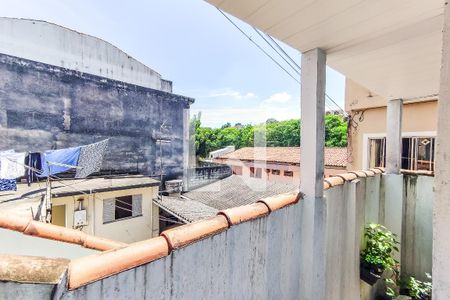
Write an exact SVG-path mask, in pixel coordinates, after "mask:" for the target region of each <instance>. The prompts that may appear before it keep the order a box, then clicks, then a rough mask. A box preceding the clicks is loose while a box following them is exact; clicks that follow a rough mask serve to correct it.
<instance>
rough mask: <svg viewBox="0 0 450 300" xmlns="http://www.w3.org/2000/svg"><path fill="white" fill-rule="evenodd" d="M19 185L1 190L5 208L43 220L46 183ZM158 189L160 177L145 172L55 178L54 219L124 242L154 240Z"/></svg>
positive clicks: (58, 223) (52, 211)
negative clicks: (7, 189) (109, 175)
mask: <svg viewBox="0 0 450 300" xmlns="http://www.w3.org/2000/svg"><path fill="white" fill-rule="evenodd" d="M39 185H40V186H39ZM18 187H19V189H18V191H17V192H15V193H10V192H1V193H0V210H1V211H3V212H9V213H12V214H15V215H18V216H23V217H27V218H30V217H33V218H34V219H37V217H38V216H39V215H38V214H40V212H41V211H42V210H41V208H42V205H45V204H44V200H43V199H44V194H45V184H42V183H35V184H33V185H32V186H31V187H28V186H27V185H25V184H20V185H19V186H18ZM40 187H44V189H42V188H40ZM158 190H159V182H158V181H156V180H153V179H151V178H149V177H143V176H133V177H115V178H93V179H88V180H85V179H81V180H64V181H60V182H58V181H53V182H52V189H51V195H52V197H51V203H52V205H51V223H53V224H54V225H59V226H62V227H67V228H72V229H76V230H79V231H81V232H84V233H86V234H90V235H93V236H97V237H101V238H107V239H112V240H116V241H120V242H124V243H132V242H137V241H141V240H145V239H149V238H151V237H154V236H158V234H159V209H158V206H156V205H154V204H152V200H153V198H155V197H157V195H158Z"/></svg>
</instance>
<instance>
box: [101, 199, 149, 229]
mask: <svg viewBox="0 0 450 300" xmlns="http://www.w3.org/2000/svg"><path fill="white" fill-rule="evenodd" d="M141 215H142V195H130V196H123V197H116V198H112V199H105V200H103V224H105V223H109V222H114V221H117V220H121V219H128V218H132V217H138V216H141Z"/></svg>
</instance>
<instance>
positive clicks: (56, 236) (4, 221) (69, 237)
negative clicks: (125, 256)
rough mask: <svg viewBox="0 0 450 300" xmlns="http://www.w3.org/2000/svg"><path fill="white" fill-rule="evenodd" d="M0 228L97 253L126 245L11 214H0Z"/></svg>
mask: <svg viewBox="0 0 450 300" xmlns="http://www.w3.org/2000/svg"><path fill="white" fill-rule="evenodd" d="M0 228H5V229H9V230H14V231H19V232H22V233H23V234H26V235H31V236H36V237H40V238H44V239H50V240H55V241H61V242H66V243H71V244H77V245H80V246H83V247H86V248H90V249H94V250H99V251H105V250H110V249H114V248H119V247H124V246H126V245H127V244H125V243H121V242H116V241H112V240H108V239H104V238H100V237H96V236H91V235H87V234H86V233H84V232H81V231H78V230H75V229H70V228H65V227H61V226H57V225H53V224H48V223H42V222H38V221H33V220H32V219H27V218H23V217H18V216H15V215H13V214H11V213H4V212H0Z"/></svg>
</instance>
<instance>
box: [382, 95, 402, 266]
mask: <svg viewBox="0 0 450 300" xmlns="http://www.w3.org/2000/svg"><path fill="white" fill-rule="evenodd" d="M402 114H403V100H402V99H394V100H390V101H388V104H387V117H386V174H383V176H382V181H383V186H384V190H383V194H382V197H384V198H383V200H382V201H383V202H384V205H383V208H384V213H383V214H382V215H383V216H384V218H383V220H381V222H382V223H383V224H384V225H385V226H386V228H387V229H389V230H390V231H392V232H393V233H395V234H397V237H398V240H399V241H401V239H402V220H403V219H402V218H399V217H398V216H399V215H401V214H402V213H401V212H402V211H403V175H402V174H401V172H400V170H401V167H402ZM399 249H400V251H401V245H400V246H399ZM400 253H401V252H400ZM400 253H396V259H397V260H399V261H400V259H401V256H400Z"/></svg>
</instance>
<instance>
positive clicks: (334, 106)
mask: <svg viewBox="0 0 450 300" xmlns="http://www.w3.org/2000/svg"><path fill="white" fill-rule="evenodd" d="M217 10H218V11H219V12H220V13H221V14H222V15H223V16H224V17H225V18H226V19H227V20H228V21H229V22H230V23H231V24H232V25H233V26H234V27H235V28H236V29H238V30H239V32H241V33H242V34H243V35H244V36H245V37H246V38H247V39H249V40H250V42H252V43H253V44H254V45H255V46H257V47H258V49H260V50H261V51H262V52H263V53H264V54H265V55H266V56H267V57H269V58H270V59H271V60H272V61H273V62H274V63H275V64H276V65H277V66H278V67H280V68H281V69H282V70H283V71H284V72H285V73H286V74H288V75H289V76H290V77H291V78H292V79H294V80H295V81H296V82H297V83H299V84H300V81H299V80H298V79H296V78H295V77H294V76H293V75H292V74H291V73H290V72H288V71H287V70H286V69H285V68H284V67H283V66H282V65H281V64H280V63H279V62H278V61H277V60H276V59H275V58H274V57H273V56H271V55H270V54H269V53H268V52H267V51H265V50H264V49H263V48H262V47H261V46H260V45H259V44H258V43H257V42H255V41H254V40H253V39H252V37H251V36H249V35H248V34H247V33H246V32H245V31H244V30H242V29H241V28H240V27H239V26H238V25H237V24H236V23H235V22H233V20H231V18H229V17H228V16H227V15H226V14H225V13H224V12H223V11H222V10H221V9H220V8H217ZM253 29H254V30H255V31H256V32H257V33H258V35H259V36H260V37H261V38H262V39H263V40H264V41H265V42H266V43H267V44H268V45H269V46H270V47H271V48H272V49H273V50H274V51H275V52H276V53H277V54H278V55H279V56H280V57H281V58H282V59H283V60H284V61H285V62H286V63H287V64H288V65H289V66H290V67H291V68H292V69H293V70H294V72H296V73H297V74H299V75H300V74H301V73H300V72H301V67H300V66H299V65H298V64H297V63H296V62H295V61H294V60H293V59H292V57H290V55H289V54H287V53H286V51H285V50H284V49H283V48H282V47H281V46H280V45H279V44H278V43H277V42H276V41H275V40H274V39H273V38H272V37H271V36H270V35H268V34H266V35H267V36H268V37H269V38H270V40H271V41H272V42H273V43H274V44H275V45H276V47H277V48H278V49H279V50H280V51H281V52H282V53H283V54H284V56H285V57H286V58H287V59H288V60H289V61H291V63H292V64H291V63H289V62H288V61H287V59H286V58H285V57H283V55H282V54H281V53H280V52H278V51H277V50H276V49H275V48H274V46H273V45H272V44H271V43H270V42H269V41H268V40H267V39H266V38H264V36H263V35H262V34H261V33H260V32H259V30H258V29H256V28H255V27H253ZM294 66H295V67H297V68H298V69H296V68H295V67H294ZM325 96H326V97H325V107H327V108H328V109H329V110H330V111H338V112H339V113H340V114H342V115H344V116H347V113H346V112H345V111H344V110H343V109H342V108H341V107H340V106H339V105H338V104H337V103H336V102H335V101H334V100H333V99H332V98H331V97H330V96H329V95H328V94H326V93H325ZM327 99H328V101H327ZM327 102H328V103H327Z"/></svg>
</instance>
